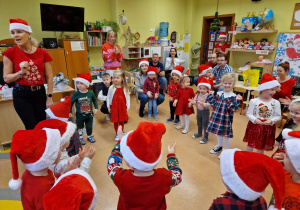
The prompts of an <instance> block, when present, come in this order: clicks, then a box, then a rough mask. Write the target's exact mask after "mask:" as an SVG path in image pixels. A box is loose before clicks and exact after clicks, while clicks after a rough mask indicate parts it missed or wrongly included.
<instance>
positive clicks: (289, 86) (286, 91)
mask: <svg viewBox="0 0 300 210" xmlns="http://www.w3.org/2000/svg"><path fill="white" fill-rule="evenodd" d="M294 86H295V80H293V79H289V80H288V81H287V82H286V85H284V86H283V85H281V87H280V89H281V90H280V91H279V92H277V93H276V94H275V95H274V98H285V97H286V96H287V97H289V98H291V94H292V90H293V88H294Z"/></svg>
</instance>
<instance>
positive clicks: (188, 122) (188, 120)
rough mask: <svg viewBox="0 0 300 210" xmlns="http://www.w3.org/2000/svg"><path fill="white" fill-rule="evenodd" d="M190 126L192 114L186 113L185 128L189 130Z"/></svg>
mask: <svg viewBox="0 0 300 210" xmlns="http://www.w3.org/2000/svg"><path fill="white" fill-rule="evenodd" d="M189 127H190V116H188V115H186V114H185V129H186V130H188V129H189Z"/></svg>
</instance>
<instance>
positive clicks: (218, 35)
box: [216, 34, 220, 42]
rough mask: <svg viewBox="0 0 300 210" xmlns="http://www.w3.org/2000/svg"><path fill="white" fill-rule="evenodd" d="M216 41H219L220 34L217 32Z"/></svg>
mask: <svg viewBox="0 0 300 210" xmlns="http://www.w3.org/2000/svg"><path fill="white" fill-rule="evenodd" d="M216 41H217V42H219V41H220V34H217V40H216Z"/></svg>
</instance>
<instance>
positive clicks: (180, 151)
mask: <svg viewBox="0 0 300 210" xmlns="http://www.w3.org/2000/svg"><path fill="white" fill-rule="evenodd" d="M138 109H139V105H138V104H137V103H136V99H135V96H132V97H131V108H130V110H129V122H128V123H127V124H125V131H126V132H128V131H130V130H133V129H135V128H136V127H137V124H138V123H139V122H141V121H151V122H155V120H154V119H151V120H148V118H147V117H146V115H145V117H144V118H140V117H139V116H138ZM158 111H159V114H158V117H159V121H158V122H162V123H164V124H165V126H166V128H167V132H166V134H165V135H164V136H163V139H162V144H163V158H162V160H161V162H160V163H159V165H158V167H166V163H165V161H166V156H167V145H168V144H171V143H172V142H173V141H174V140H176V141H177V147H176V149H177V152H176V154H177V157H178V159H179V164H180V167H181V169H182V171H183V179H182V183H181V184H179V185H178V186H177V187H175V188H173V189H172V190H171V192H170V193H169V194H168V195H167V206H168V209H172V210H173V209H174V210H177V209H178V210H179V209H180V210H181V209H189V210H192V209H200V210H202V209H208V208H209V206H210V205H211V203H212V201H213V199H214V198H216V197H218V196H220V195H221V194H222V193H224V192H225V191H226V188H225V186H224V185H223V183H222V179H221V176H220V164H219V159H218V154H215V155H212V154H210V153H209V151H210V150H211V149H212V148H213V147H214V146H215V145H216V144H217V138H216V137H215V136H212V135H210V136H209V142H208V143H207V144H204V145H203V144H200V143H199V140H200V139H197V140H196V139H193V138H192V135H193V134H194V132H196V131H197V124H196V116H195V115H192V116H191V117H190V120H191V123H190V132H189V133H187V134H182V133H181V132H180V131H178V130H176V129H175V126H174V125H173V124H171V123H166V119H167V118H169V104H168V103H167V101H165V102H164V103H163V104H162V105H160V106H159V107H158ZM245 113H246V110H245V111H244V115H240V114H239V110H238V111H237V112H236V113H235V116H234V123H233V131H234V132H233V133H234V138H233V139H232V143H231V148H240V149H242V150H244V149H245V148H246V143H243V142H242V139H243V136H244V133H245V128H246V125H247V123H248V119H247V117H246V116H245ZM279 132H280V129H277V135H278V134H279ZM94 136H95V139H96V143H95V144H93V145H94V146H95V147H96V149H97V153H96V155H95V156H94V158H93V162H92V165H91V169H90V175H91V176H92V178H93V179H94V181H95V183H96V185H97V187H98V191H99V196H98V203H97V207H96V209H105V210H106V209H116V206H117V203H118V197H119V192H118V189H117V188H116V187H115V185H114V184H113V182H112V181H111V179H110V178H109V177H108V175H107V171H106V164H107V158H108V156H109V155H110V152H111V150H112V148H113V146H114V144H115V143H116V142H115V141H114V136H115V133H114V129H113V124H112V123H111V122H110V121H106V120H105V115H103V114H101V113H100V114H98V115H97V116H96V124H95V127H94ZM88 144H90V143H88ZM266 154H267V155H269V156H270V155H271V154H272V153H271V152H267V153H266ZM124 165H125V164H124ZM19 169H20V175H21V173H22V172H23V171H24V167H23V165H22V164H21V163H20V162H19ZM10 179H11V165H10V161H9V160H1V161H0V188H7V187H8V182H9V180H10ZM271 194H272V189H271V187H270V186H269V187H268V188H267V190H266V192H265V194H264V197H265V199H266V201H267V203H268V202H269V200H270V197H271ZM0 200H1V195H0Z"/></svg>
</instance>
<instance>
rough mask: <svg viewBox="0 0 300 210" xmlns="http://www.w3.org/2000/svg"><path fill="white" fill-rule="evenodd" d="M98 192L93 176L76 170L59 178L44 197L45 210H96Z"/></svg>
mask: <svg viewBox="0 0 300 210" xmlns="http://www.w3.org/2000/svg"><path fill="white" fill-rule="evenodd" d="M97 197H98V190H97V187H96V185H95V183H94V181H93V179H92V178H91V176H90V175H89V174H88V173H86V172H85V171H83V170H81V169H74V170H72V171H69V172H67V173H65V174H63V175H62V176H60V177H59V178H58V180H57V181H56V182H55V184H54V185H53V187H52V188H51V190H50V191H49V192H47V193H46V194H45V195H44V196H43V202H44V208H45V210H52V209H57V210H64V209H94V208H95V206H96V204H97Z"/></svg>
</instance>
